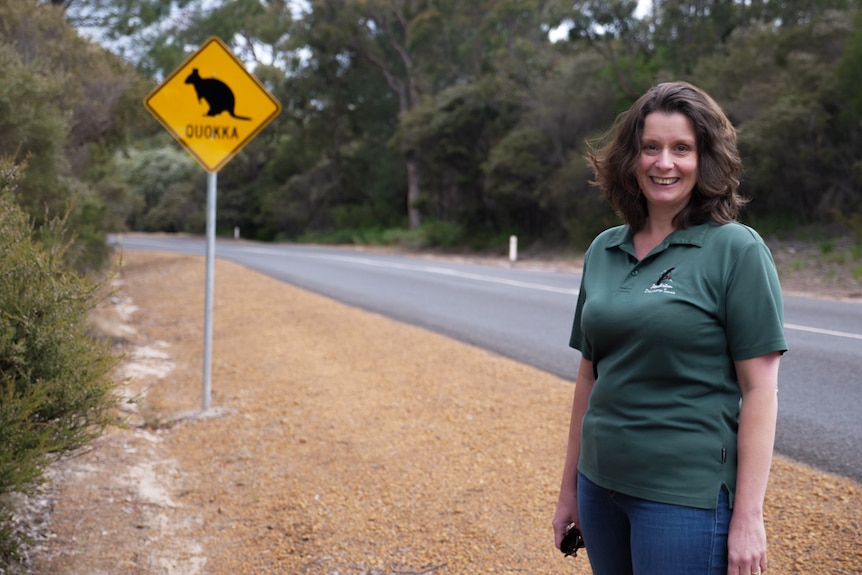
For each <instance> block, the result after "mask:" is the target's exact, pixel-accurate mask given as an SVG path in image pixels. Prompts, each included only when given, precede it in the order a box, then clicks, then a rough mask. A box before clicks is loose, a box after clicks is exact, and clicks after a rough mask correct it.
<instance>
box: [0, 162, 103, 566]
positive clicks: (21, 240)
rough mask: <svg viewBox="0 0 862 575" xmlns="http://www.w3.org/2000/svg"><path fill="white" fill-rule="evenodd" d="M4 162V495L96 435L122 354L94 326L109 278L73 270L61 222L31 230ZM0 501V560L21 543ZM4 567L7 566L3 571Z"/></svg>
mask: <svg viewBox="0 0 862 575" xmlns="http://www.w3.org/2000/svg"><path fill="white" fill-rule="evenodd" d="M15 170H16V168H15V167H14V166H12V165H10V162H8V161H3V160H2V159H0V445H2V446H3V448H2V449H0V494H4V493H9V492H13V491H18V492H27V491H28V490H30V489H31V488H33V487H35V486H37V485H38V484H39V482H40V480H41V479H42V476H43V473H44V471H45V469H46V467H47V465H48V464H49V463H51V462H52V461H54V460H56V459H57V458H58V457H60V456H62V455H64V454H69V453H71V452H73V451H75V450H77V449H79V448H80V447H82V446H84V445H85V444H87V443H88V442H89V441H91V440H92V439H94V438H95V437H97V436H98V435H99V434H100V433H101V432H102V431H103V429H104V426H105V425H107V424H108V423H109V422H110V421H111V408H112V407H114V406H115V405H116V399H117V398H116V396H115V394H114V381H113V376H114V373H115V369H116V367H117V365H118V361H119V357H118V356H116V355H115V354H114V353H113V352H112V351H111V349H110V344H109V343H108V342H105V341H100V340H97V339H96V338H95V337H93V335H92V334H91V333H90V332H89V331H88V327H87V318H88V315H89V314H90V312H91V311H92V309H93V307H94V306H95V305H96V303H97V302H98V301H99V299H100V297H101V295H102V294H103V293H104V291H105V290H104V287H105V282H104V280H101V279H96V278H95V277H93V276H82V275H79V274H78V273H76V272H74V271H71V270H70V269H69V268H68V267H67V265H66V263H65V255H66V254H65V251H66V249H67V248H68V245H69V243H68V242H67V241H66V240H63V239H62V238H63V236H64V229H63V222H62V221H57V220H54V221H53V222H49V223H47V224H46V225H44V226H42V227H41V228H40V230H39V240H38V241H37V240H35V239H34V232H33V228H32V226H31V224H30V222H29V221H28V218H27V216H26V215H25V214H24V212H23V211H22V210H21V209H20V208H19V207H18V206H17V205H16V204H15V202H14V201H13V199H12V197H11V189H10V188H11V182H12V181H13V180H15V179H16V171H15ZM8 516H9V510H8V509H5V508H3V507H2V504H0V557H2V558H8V557H9V556H10V554H11V553H12V551H13V550H14V548H15V541H14V540H12V539H13V538H11V537H10V535H9V534H10V533H11V531H10V529H9V526H8V525H7V524H4V523H3V522H4V519H5V518H8ZM0 571H2V569H0Z"/></svg>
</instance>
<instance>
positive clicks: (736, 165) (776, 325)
mask: <svg viewBox="0 0 862 575" xmlns="http://www.w3.org/2000/svg"><path fill="white" fill-rule="evenodd" d="M590 161H591V163H592V166H593V168H594V171H595V174H596V181H595V183H596V184H597V185H598V186H599V187H600V188H601V190H602V193H603V196H604V197H605V198H606V199H607V200H608V201H609V202H610V204H611V206H612V207H613V208H614V209H615V210H616V212H617V213H618V214H619V215H620V216H621V217H622V219H623V221H624V222H625V225H622V226H619V227H615V228H612V229H609V230H606V231H605V232H603V233H602V234H600V235H599V236H598V237H597V238H596V239H595V240H594V242H593V244H592V245H591V246H590V248H589V250H588V251H587V253H586V256H585V260H584V272H583V278H582V280H581V289H580V294H579V296H578V304H577V309H576V312H575V319H574V326H573V329H572V336H571V341H570V345H571V346H572V347H574V348H576V349H578V350H579V351H580V352H581V361H580V365H579V367H578V373H577V382H576V386H575V393H574V401H573V405H572V418H571V427H570V431H569V444H568V449H567V453H566V461H565V466H564V471H563V479H562V485H561V488H560V495H559V501H558V503H557V509H556V512H555V514H554V520H553V525H554V531H555V537H556V544H557V546H558V547H559V545H560V541H561V540H562V537H563V535H564V533H565V531H566V529H567V527H568V526H570V525H572V524H574V525H576V526H578V527H579V528H580V529H581V530H582V532H583V537H584V541H585V543H586V548H587V553H588V556H589V560H590V564H591V566H592V569H593V573H594V574H595V575H625V574H627V573H634V574H638V575H649V574H654V575H659V574H661V575H673V574H680V575H682V574H685V575H706V574H715V575H726V574H731V575H757V574H759V573H761V572H763V571H765V570H766V568H767V557H766V531H765V528H764V524H763V500H764V496H765V492H766V484H767V479H768V475H769V469H770V462H771V458H772V447H773V441H774V437H775V422H776V416H777V409H778V399H777V389H778V364H779V358H780V356H781V354H782V353H784V352H785V351H786V350H787V343H786V341H785V338H784V332H783V328H782V323H783V309H782V297H781V289H780V286H779V283H778V277H777V274H776V271H775V266H774V262H773V260H772V257H771V254H770V252H769V249H768V248H767V247H766V245H765V244H764V242H763V240H762V239H761V238H760V236H759V235H757V233H756V232H755V231H754V230H752V229H750V228H748V227H746V226H743V225H742V224H739V223H737V222H736V217H737V215H738V211H739V209H740V208H741V207H742V205H744V203H745V201H744V200H743V198H741V197H740V196H739V195H738V187H739V179H738V178H739V174H740V173H741V171H742V164H741V161H740V159H739V154H738V152H737V148H736V131H735V129H734V128H733V126H732V125H731V123H730V121H729V120H728V119H727V117H726V116H725V114H724V113H723V112H722V110H721V108H720V107H719V106H718V105H717V104H716V103H715V102H714V101H713V100H712V98H710V97H709V96H708V95H707V94H706V93H704V92H703V91H702V90H700V89H698V88H696V87H694V86H692V85H690V84H686V83H683V82H669V83H663V84H659V85H657V86H655V87H654V88H652V89H650V90H649V91H648V92H647V93H646V94H644V95H643V96H642V97H641V98H640V99H638V101H637V102H635V104H634V105H633V106H632V107H631V108H630V109H629V110H628V111H627V112H625V113H623V114H622V115H620V117H619V118H618V119H617V122H616V123H615V125H614V128H613V129H612V130H611V132H610V138H609V139H608V140H607V143H606V145H604V147H602V148H601V149H599V150H598V151H595V152H594V153H592V154H590Z"/></svg>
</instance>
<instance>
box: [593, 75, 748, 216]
mask: <svg viewBox="0 0 862 575" xmlns="http://www.w3.org/2000/svg"><path fill="white" fill-rule="evenodd" d="M652 112H665V113H674V112H680V113H682V114H684V115H685V116H686V117H688V119H689V120H690V121H691V123H692V126H693V127H694V132H695V135H696V138H697V183H696V184H695V186H694V189H693V190H692V194H691V199H690V200H689V203H688V205H686V207H684V208H683V209H682V210H680V212H679V213H678V214H677V215H676V216H675V217H674V220H673V223H674V226H676V228H677V229H683V228H686V227H688V226H691V225H697V224H702V223H706V222H708V221H713V222H716V223H719V224H726V223H730V222H733V221H736V218H737V216H738V215H739V210H740V208H742V206H744V205H745V204H746V203H748V200H747V199H746V198H743V197H742V196H740V195H739V193H738V191H739V178H740V175H741V174H742V160H741V159H740V157H739V150H738V149H737V147H736V128H734V127H733V124H731V122H730V120H729V119H728V118H727V116H726V115H725V113H724V111H723V110H722V109H721V107H720V106H719V105H718V104H717V103H716V102H715V100H713V99H712V98H711V97H710V96H709V95H708V94H707V93H706V92H704V91H703V90H701V89H699V88H697V87H695V86H692V85H691V84H688V83H686V82H665V83H662V84H658V85H656V86H653V87H652V88H650V89H649V90H648V91H647V92H646V93H645V94H644V95H643V96H641V97H640V98H638V100H637V101H636V102H635V103H634V104H633V105H632V107H631V108H629V109H628V110H627V111H625V112H623V113H622V114H620V115H619V116H618V117H617V119H616V121H615V122H614V125H613V126H612V127H611V129H610V130H609V131H608V132H607V133H606V134H605V136H604V137H603V138H601V139H600V140H599V143H602V142H603V143H604V145H601V146H600V147H598V148H595V147H593V146H592V145H591V147H592V148H593V149H592V150H591V151H590V152H589V153H588V155H587V160H588V161H589V162H590V164H591V165H592V167H593V171H594V174H595V179H594V180H593V181H592V182H591V183H592V184H594V185H596V186H598V187H599V188H600V189H601V191H602V196H603V197H604V198H605V199H606V200H607V201H608V203H610V205H611V207H613V209H614V211H616V212H617V214H618V215H619V216H620V217H621V218H622V219H623V221H625V222H626V223H627V224H628V225H629V226H630V227H631V228H632V230H634V231H635V232H637V231H640V230H641V229H643V227H644V225H645V224H646V220H647V215H648V214H647V205H646V199H645V198H644V196H643V194H642V193H641V190H640V186H638V182H637V170H638V159H639V157H640V153H641V137H642V136H643V129H644V119H645V118H646V117H647V115H649V114H651V113H652Z"/></svg>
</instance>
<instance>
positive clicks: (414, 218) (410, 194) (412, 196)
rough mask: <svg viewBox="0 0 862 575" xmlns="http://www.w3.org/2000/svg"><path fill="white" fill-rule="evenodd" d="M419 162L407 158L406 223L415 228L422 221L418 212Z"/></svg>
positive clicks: (412, 228)
mask: <svg viewBox="0 0 862 575" xmlns="http://www.w3.org/2000/svg"><path fill="white" fill-rule="evenodd" d="M418 201H419V163H418V162H417V161H416V160H415V159H414V158H407V225H408V228H409V229H411V230H415V229H416V228H418V227H419V225H420V224H421V223H422V214H421V213H420V212H419V208H417V207H416V206H417V205H418Z"/></svg>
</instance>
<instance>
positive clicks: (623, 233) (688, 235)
mask: <svg viewBox="0 0 862 575" xmlns="http://www.w3.org/2000/svg"><path fill="white" fill-rule="evenodd" d="M714 225H716V224H713V223H712V222H707V223H705V224H698V225H696V226H690V227H688V228H686V229H684V230H675V231H674V232H672V233H671V234H670V235H669V236H668V237H666V238H665V239H664V240H663V241H662V243H661V244H660V245H661V246H662V249H664V248H666V247H668V246H669V245H671V244H688V245H691V246H695V247H698V248H699V247H702V246H703V240H704V238H705V237H706V232H707V231H709V228H711V227H712V226H714ZM633 236H634V234H633V233H632V229H631V227H629V226H627V225H626V226H620V227H619V229H618V230H617V232H616V233H615V234H614V235H613V236H611V238H610V241H609V242H608V244H607V245H606V246H605V248H606V249H612V248H620V249H623V250H624V251H631V253H634V241H633V239H632V238H633ZM626 248H628V250H626Z"/></svg>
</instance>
